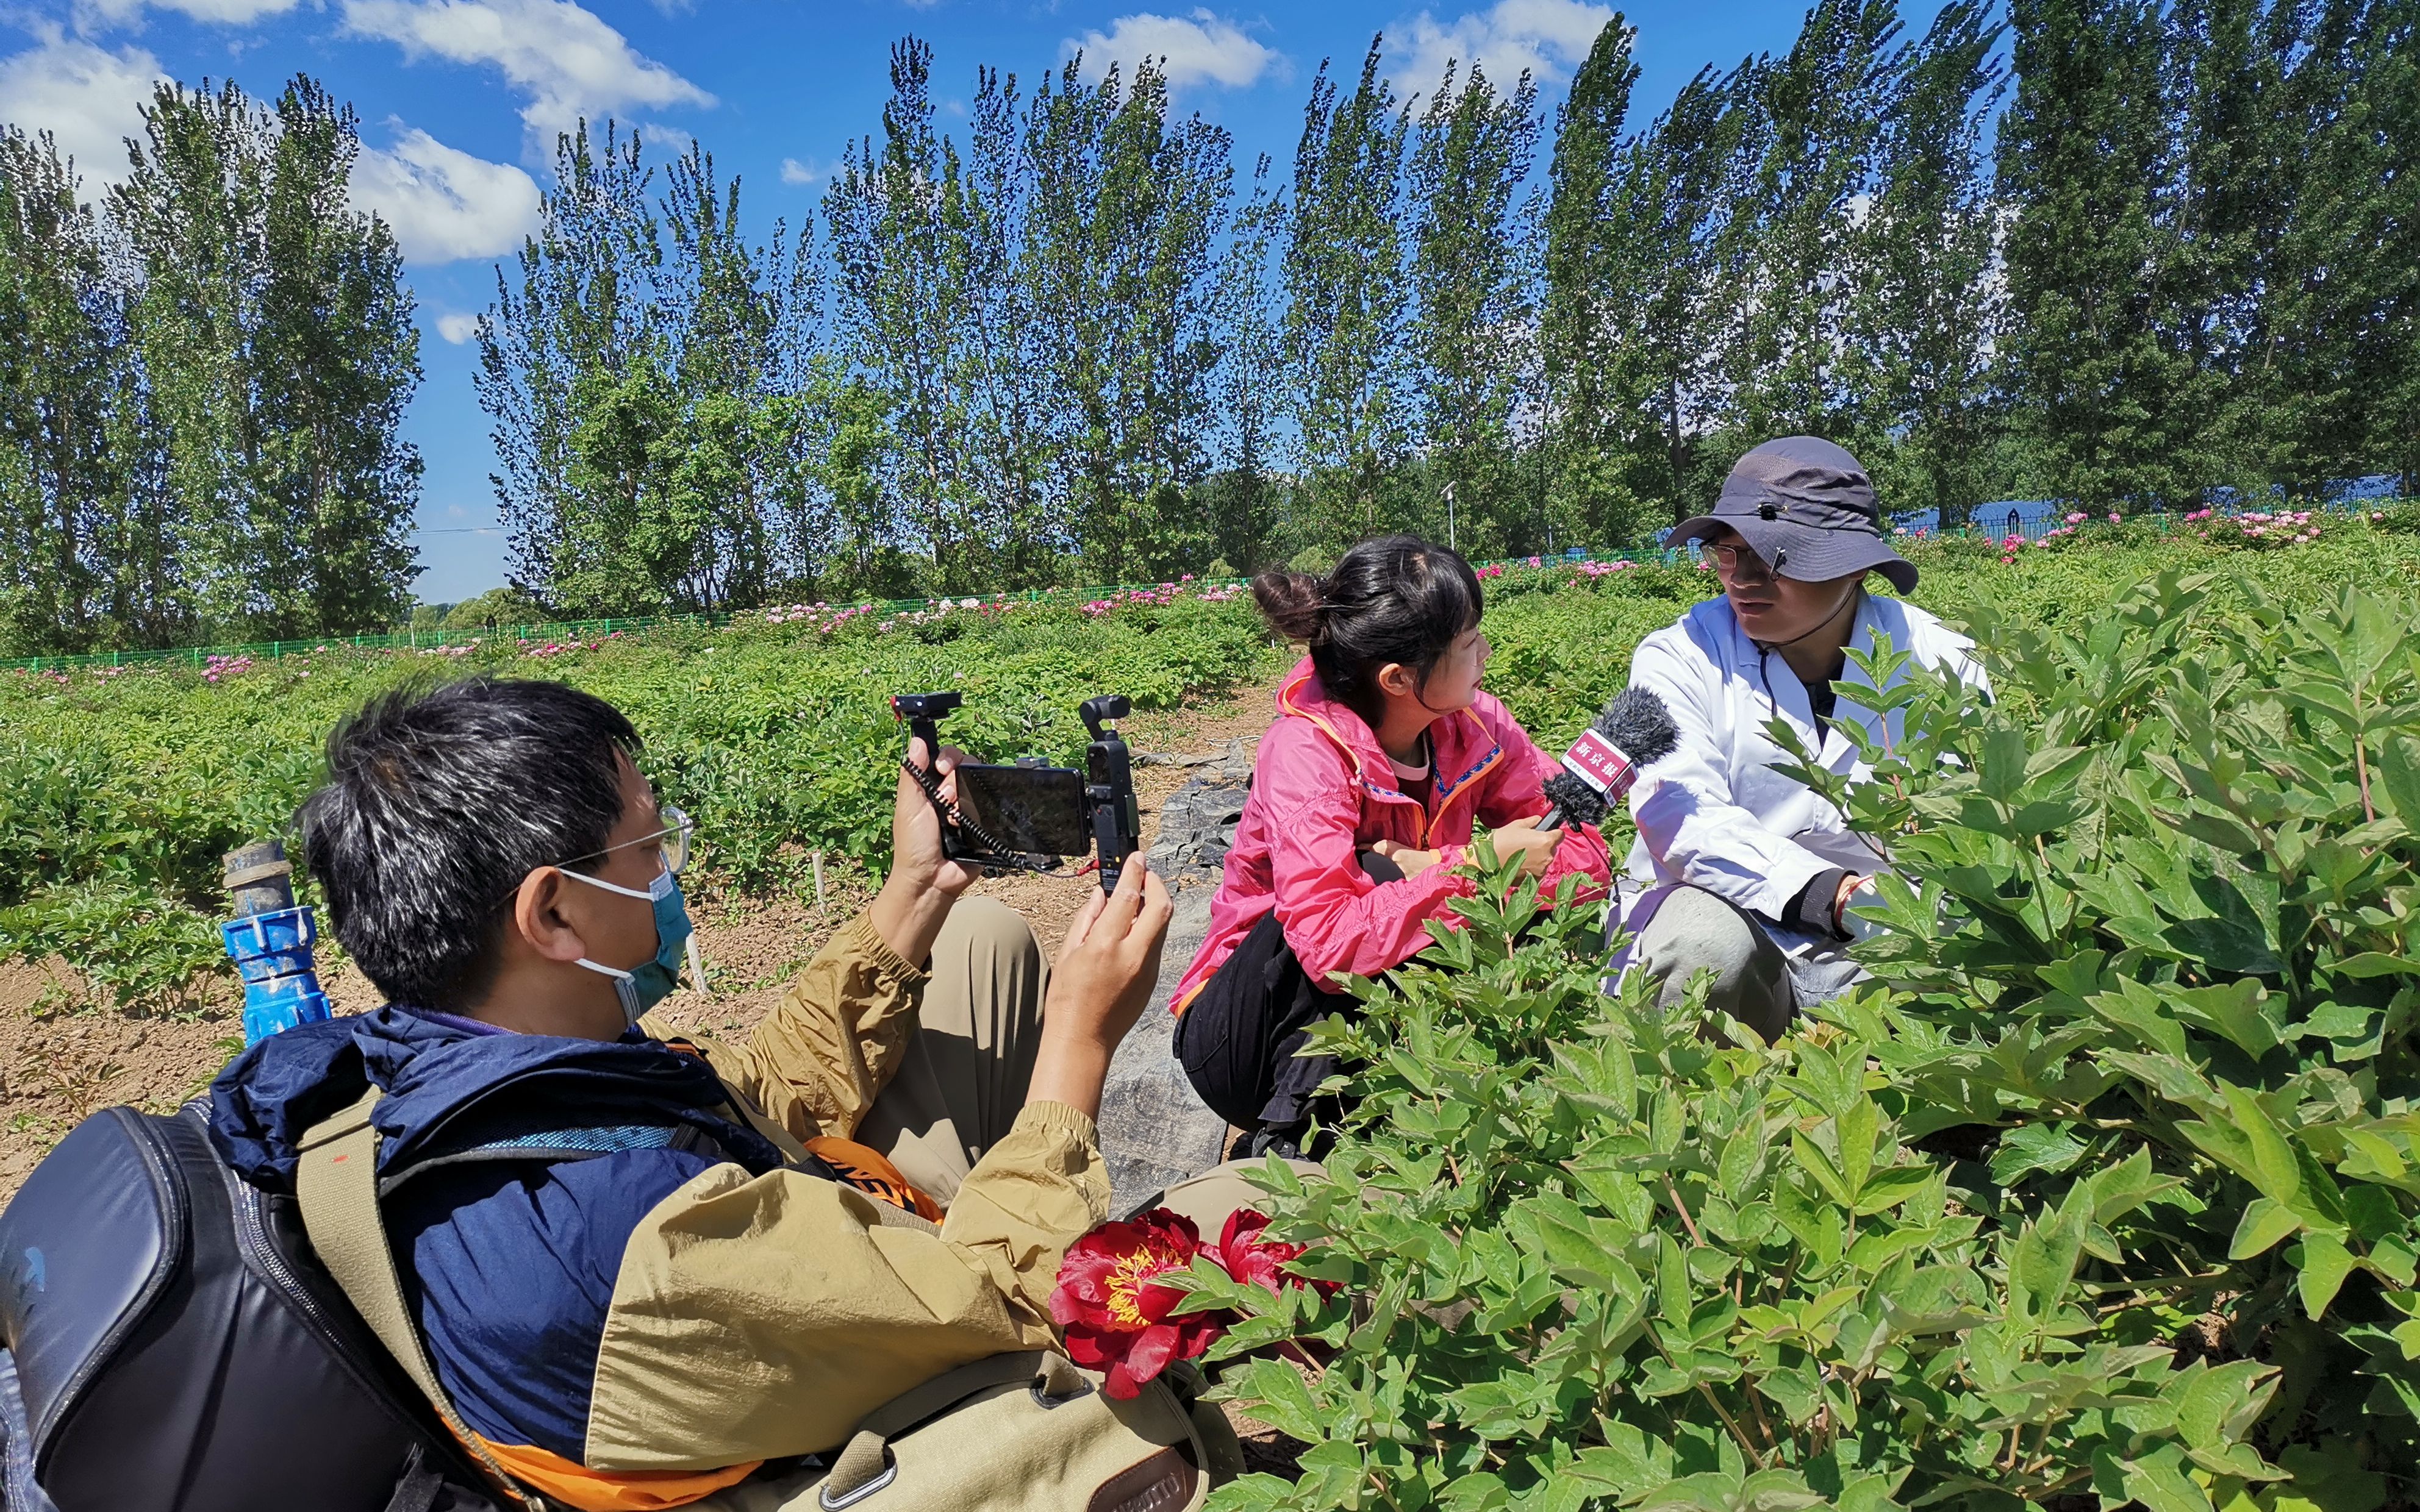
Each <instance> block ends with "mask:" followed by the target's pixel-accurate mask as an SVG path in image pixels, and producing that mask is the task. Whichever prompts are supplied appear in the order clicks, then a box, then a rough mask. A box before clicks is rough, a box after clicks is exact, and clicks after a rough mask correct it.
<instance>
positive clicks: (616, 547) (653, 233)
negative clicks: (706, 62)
mask: <svg viewBox="0 0 2420 1512" xmlns="http://www.w3.org/2000/svg"><path fill="white" fill-rule="evenodd" d="M600 147H601V150H599V148H600ZM641 151H642V149H641V147H640V143H639V139H638V138H637V136H636V135H632V136H630V137H628V138H627V139H626V138H624V137H623V136H622V135H621V133H620V131H619V130H618V129H617V128H615V127H614V126H613V124H612V123H610V122H609V123H607V127H606V131H605V135H604V140H603V141H602V142H601V143H598V142H597V141H595V140H594V139H592V138H591V137H590V135H589V132H588V125H587V123H586V122H585V121H582V122H581V123H579V125H578V126H577V127H576V128H575V129H574V130H573V131H569V132H566V133H565V134H564V135H562V136H560V137H558V138H557V139H556V143H555V153H554V184H553V187H552V188H551V189H550V190H548V191H547V192H546V193H545V194H544V195H543V196H541V199H540V201H539V219H538V229H537V232H536V234H535V235H534V236H531V237H529V238H528V239H525V240H524V241H523V243H522V245H521V250H520V254H519V255H518V257H517V259H516V261H517V266H518V269H519V273H520V277H519V280H518V286H516V285H515V284H514V283H513V282H511V281H508V280H507V279H506V277H505V274H504V269H503V268H502V267H501V266H499V267H498V269H497V270H496V303H495V305H494V307H493V308H492V309H491V310H490V311H489V313H488V314H487V315H486V316H483V317H482V318H481V320H480V322H479V372H478V376H477V378H476V383H477V388H478V393H479V402H480V404H481V406H482V407H483V408H484V409H486V411H487V413H488V415H489V419H490V420H491V421H492V422H493V423H494V429H493V430H492V432H491V435H492V438H493V440H494V442H495V447H496V455H497V457H498V459H499V461H500V462H501V463H502V465H503V468H504V471H502V472H500V473H497V474H495V475H493V476H492V478H491V479H490V481H491V482H492V483H493V484H494V486H495V489H496V497H497V501H498V503H499V505H500V506H501V513H502V515H503V517H504V528H505V532H506V536H507V539H508V541H509V543H510V551H511V577H512V581H513V584H514V586H515V587H517V588H520V589H521V590H522V591H523V592H525V593H529V594H533V595H535V596H536V597H537V598H539V600H540V601H541V602H543V603H545V604H546V605H547V606H548V607H549V608H550V609H556V610H558V611H566V612H577V613H591V614H613V613H630V612H637V611H641V610H643V609H646V608H648V607H651V606H652V604H653V603H654V602H655V596H656V595H655V594H654V593H653V584H652V583H650V582H649V581H647V580H646V579H644V578H643V577H642V576H640V575H639V573H638V572H637V570H636V569H635V568H634V567H633V566H632V565H631V564H630V563H628V562H627V561H625V560H624V559H623V554H622V553H623V547H624V544H625V543H626V542H627V540H628V536H629V532H631V531H632V530H633V529H635V527H636V519H637V512H638V507H639V497H638V495H639V489H640V472H641V471H642V470H643V461H642V455H643V454H644V446H645V441H646V440H647V438H648V437H649V436H651V435H652V434H653V432H654V431H655V430H656V429H657V428H658V426H659V424H660V419H659V415H660V412H661V411H662V409H664V408H665V407H666V405H667V404H668V402H669V401H668V398H667V397H666V396H665V394H664V393H663V392H662V391H663V388H664V386H665V378H664V375H663V373H662V370H661V366H660V359H659V353H658V352H657V351H656V350H655V349H654V344H655V340H656V337H655V332H654V327H653V322H652V320H651V318H650V314H649V311H648V308H647V280H648V277H649V275H650V272H651V270H653V269H654V268H655V266H656V265H657V264H658V263H659V262H660V261H661V259H662V255H663V252H662V246H661V243H660V240H659V236H658V227H657V225H656V223H655V219H654V217H653V216H652V215H651V214H650V213H649V211H648V208H647V201H646V196H647V188H648V184H649V182H650V180H651V178H652V177H653V175H652V172H651V170H649V169H648V168H646V167H645V166H644V163H643V162H642V161H641Z"/></svg>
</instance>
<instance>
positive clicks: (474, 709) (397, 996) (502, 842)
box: [297, 676, 639, 1012]
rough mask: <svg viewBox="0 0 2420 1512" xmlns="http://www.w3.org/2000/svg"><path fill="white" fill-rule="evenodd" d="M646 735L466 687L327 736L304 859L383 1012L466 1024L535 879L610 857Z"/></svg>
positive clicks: (547, 689)
mask: <svg viewBox="0 0 2420 1512" xmlns="http://www.w3.org/2000/svg"><path fill="white" fill-rule="evenodd" d="M638 749H639V733H638V732H637V731H636V730H634V729H632V728H631V727H630V721H629V720H628V719H627V718H625V717H623V716H622V712H621V711H620V710H618V709H616V708H614V707H613V705H612V704H610V703H608V702H605V701H604V700H602V699H600V698H597V697H596V696H595V695H593V694H589V693H582V692H581V691H580V690H579V689H577V688H573V687H565V686H564V685H563V684H561V683H544V682H534V681H520V680H506V679H501V678H495V677H484V676H483V677H472V678H465V679H463V680H462V681H460V682H455V683H448V684H445V685H443V686H442V687H437V688H434V689H430V690H425V691H421V690H411V689H406V690H402V691H398V692H392V693H387V694H383V695H381V696H380V697H379V698H376V699H373V700H371V701H370V702H369V703H367V704H366V705H365V706H364V707H363V708H362V709H361V711H360V712H359V713H357V714H354V715H353V716H351V717H349V718H347V719H345V720H344V721H343V722H342V723H340V724H338V725H337V726H336V728H335V730H334V732H333V733H331V734H330V735H329V736H328V779H327V781H326V782H325V783H324V784H323V785H321V787H320V788H319V789H318V791H317V792H315V793H313V794H312V795H310V797H308V798H306V799H304V800H303V803H302V811H301V813H300V814H298V815H297V818H298V820H299V821H300V823H301V825H302V854H303V861H304V864H305V866H306V867H308V869H309V871H310V873H311V875H312V876H313V877H315V878H317V879H318V883H319V887H320V889H321V890H322V892H324V893H325V895H326V897H327V900H328V916H329V927H330V928H331V929H332V930H333V931H334V933H335V936H336V938H337V939H338V940H339V941H341V942H342V943H343V945H344V947H345V949H346V950H348V951H349V952H350V953H351V955H352V957H353V959H354V960H355V961H358V962H359V963H361V967H362V971H363V973H364V974H365V975H366V976H367V977H368V978H369V979H370V980H371V981H372V982H373V983H375V984H376V985H377V987H378V989H379V991H380V992H381V993H384V994H385V995H386V996H387V999H388V1001H390V1002H396V1003H407V1004H411V1005H413V1006H415V1007H420V1008H430V1009H436V1010H439V1011H455V1012H458V1011H462V1010H463V1009H464V1008H465V1007H466V1006H467V1005H468V1004H471V1003H473V1002H475V1001H476V1000H477V999H478V997H479V996H480V995H481V994H482V993H484V992H485V991H486V990H487V988H488V985H489V983H490V982H491V981H493V980H495V974H496V969H497V966H498V964H499V958H498V954H497V951H498V947H499V946H500V945H501V943H502V941H503V938H504V927H505V924H506V922H507V920H508V919H509V918H510V915H509V913H508V912H507V911H506V910H505V909H504V907H503V906H502V904H503V903H504V900H505V899H507V898H509V897H510V896H511V895H512V892H513V889H514V888H516V887H520V884H521V879H522V878H523V877H525V876H527V875H529V873H530V872H531V870H532V869H534V868H536V867H541V866H553V865H557V864H560V863H561V862H564V861H566V860H570V859H574V858H577V857H579V856H590V855H594V854H595V853H596V852H597V851H599V850H602V849H603V848H604V847H605V844H606V837H607V836H608V835H609V834H610V833H611V832H612V830H613V826H614V825H616V824H618V823H619V822H620V821H621V818H622V786H621V767H620V764H619V762H618V761H617V759H616V757H617V754H628V755H635V754H636V753H637V751H638Z"/></svg>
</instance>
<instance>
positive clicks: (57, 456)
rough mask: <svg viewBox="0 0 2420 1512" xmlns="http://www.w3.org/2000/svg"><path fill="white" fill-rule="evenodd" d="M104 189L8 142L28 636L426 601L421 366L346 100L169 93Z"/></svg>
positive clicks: (92, 634) (328, 630)
mask: <svg viewBox="0 0 2420 1512" xmlns="http://www.w3.org/2000/svg"><path fill="white" fill-rule="evenodd" d="M144 116H145V126H144V136H143V139H142V140H141V141H140V142H133V143H130V144H129V146H130V151H131V170H132V171H131V172H130V174H129V175H128V177H127V178H126V180H125V181H124V182H123V183H121V184H119V185H117V186H116V187H115V188H113V189H111V190H110V191H109V192H108V193H107V195H106V197H105V198H104V199H102V200H101V202H100V203H99V204H98V205H96V204H95V203H93V202H92V200H91V199H89V198H87V197H86V195H85V193H84V189H83V185H82V184H81V182H80V180H79V178H78V176H77V175H76V173H75V170H74V167H73V165H72V164H70V163H68V162H63V161H62V160H61V159H60V158H59V156H58V154H57V151H56V149H55V147H54V146H53V145H52V144H51V143H50V141H49V140H48V139H47V138H44V139H41V140H39V141H37V140H29V139H27V138H26V137H24V136H23V135H22V134H20V133H16V132H13V131H12V132H9V133H7V134H6V135H5V136H0V322H5V323H6V325H7V329H8V337H7V346H8V353H7V356H6V357H5V358H4V359H0V433H5V436H6V439H7V444H6V448H5V455H0V496H5V498H6V501H7V502H6V505H5V517H6V519H7V525H6V530H5V539H0V557H5V559H6V561H7V563H8V577H7V579H6V584H5V587H0V598H5V602H6V606H7V611H8V617H9V629H8V635H9V637H10V639H12V640H14V641H15V642H16V643H17V644H18V645H19V646H20V647H22V648H23V649H26V650H60V649H74V650H83V649H90V648H95V647H110V646H143V645H162V644H173V643H176V642H177V641H179V640H191V639H194V638H195V637H200V636H225V637H229V638H240V639H255V638H268V637H297V636H307V635H313V634H347V633H352V632H357V631H364V630H378V629H383V628H384V627H385V626H387V625H390V624H393V623H395V622H396V621H397V620H398V619H400V618H401V617H402V615H403V613H404V612H405V611H406V609H408V608H409V606H410V604H411V593H410V585H411V579H412V578H413V576H414V575H415V574H416V573H417V571H418V568H417V566H416V565H415V564H414V563H413V560H412V553H411V544H410V540H409V532H410V530H411V517H412V512H413V510H414V508H415V506H416V504H417V501H418V495H419V483H420V458H419V455H418V454H417V452H416V451H415V450H414V449H413V448H412V447H411V445H410V444H409V443H407V442H405V441H403V440H401V439H400V436H399V434H398V433H399V429H400V425H401V423H402V416H403V409H404V406H405V405H406V403H408V402H409V400H410V398H411V393H412V390H413V389H414V388H415V387H416V386H417V384H418V383H419V379H420V367H419V356H418V353H419V336H418V333H417V332H416V331H415V330H414V328H413V325H412V318H411V316H412V305H411V295H410V293H409V292H408V291H407V290H406V289H405V288H404V286H403V282H402V259H401V256H400V255H399V254H398V253H397V251H396V243H395V238H394V235H393V233H392V232H390V231H389V230H388V228H387V227H386V226H385V225H384V224H382V223H380V221H378V220H377V219H376V218H375V217H372V216H366V215H363V214H361V213H359V212H357V211H355V210H353V209H351V208H349V204H348V201H347V185H348V180H349V177H350V174H351V170H352V164H353V162H354V160H355V159H356V158H357V157H358V156H359V154H360V151H361V140H360V136H359V133H358V131H357V130H356V125H355V121H354V117H353V114H352V111H351V110H350V108H349V107H347V106H343V105H340V104H338V103H337V102H336V101H335V100H334V99H333V98H331V97H330V96H329V94H328V93H327V91H326V90H325V89H323V88H322V87H321V86H320V85H318V84H316V83H315V82H313V81H312V80H310V79H308V78H302V77H298V78H296V79H295V80H294V81H293V82H292V83H291V84H289V85H287V88H286V89H285V91H284V92H283V93H282V94H281V95H280V96H279V97H278V99H277V100H276V102H275V103H274V104H273V105H271V106H263V105H261V104H258V103H256V101H254V100H251V99H250V98H248V97H247V96H246V95H245V94H244V93H243V92H242V91H241V90H240V89H239V88H237V87H236V86H235V85H232V84H229V85H222V86H221V87H219V88H218V89H217V90H215V91H210V90H202V91H188V90H185V89H183V88H181V87H179V86H178V85H161V86H160V88H159V90H158V92H157V93H156V94H155V96H154V97H153V99H152V100H151V103H150V104H149V105H148V106H147V108H146V110H145V113H144Z"/></svg>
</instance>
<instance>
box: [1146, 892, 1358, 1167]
mask: <svg viewBox="0 0 2420 1512" xmlns="http://www.w3.org/2000/svg"><path fill="white" fill-rule="evenodd" d="M1357 1006H1358V1005H1357V1004H1356V1003H1355V1001H1354V1000H1353V999H1352V998H1350V997H1346V996H1342V995H1339V994H1336V993H1329V992H1322V991H1321V990H1320V989H1319V987H1318V986H1317V984H1315V983H1314V982H1312V980H1311V974H1310V973H1309V972H1307V971H1305V970H1303V968H1302V963H1301V962H1299V961H1297V960H1295V954H1294V948H1293V947H1292V946H1290V945H1288V944H1286V939H1285V931H1284V930H1283V929H1282V928H1281V927H1280V925H1279V924H1278V916H1277V914H1276V912H1275V911H1274V910H1272V911H1271V912H1270V913H1268V914H1267V915H1265V916H1264V917H1263V918H1262V919H1261V921H1260V922H1259V923H1258V924H1255V925H1253V926H1252V932H1251V933H1249V934H1247V935H1245V936H1244V940H1243V943H1242V944H1240V945H1238V946H1236V947H1235V953H1234V954H1233V955H1231V956H1229V957H1228V958H1227V959H1226V961H1225V962H1224V964H1221V965H1220V966H1219V967H1218V970H1217V971H1215V972H1213V973H1211V976H1210V980H1208V981H1206V982H1204V983H1202V991H1201V992H1200V993H1198V994H1196V995H1194V998H1193V1002H1192V1005H1191V1006H1190V1007H1188V1008H1187V1009H1186V1011H1185V1016H1184V1017H1183V1018H1181V1019H1179V1020H1177V1021H1176V1058H1177V1059H1178V1060H1179V1061H1180V1062H1182V1063H1183V1065H1184V1067H1185V1074H1186V1075H1187V1077H1188V1078H1189V1079H1190V1080H1191V1081H1192V1083H1193V1089H1194V1090H1195V1091H1196V1092H1199V1093H1201V1094H1202V1102H1203V1103H1206V1104H1208V1105H1209V1108H1210V1111H1211V1112H1213V1113H1216V1114H1217V1115H1218V1116H1219V1117H1220V1118H1222V1119H1226V1120H1227V1121H1228V1122H1229V1123H1231V1124H1233V1125H1234V1126H1235V1127H1237V1128H1239V1129H1248V1130H1249V1129H1256V1128H1261V1127H1264V1126H1265V1127H1269V1128H1275V1129H1295V1128H1299V1127H1301V1126H1302V1125H1303V1124H1305V1123H1307V1122H1309V1121H1310V1119H1311V1117H1312V1115H1313V1114H1314V1113H1317V1114H1319V1115H1321V1116H1322V1117H1323V1119H1333V1118H1334V1117H1335V1114H1336V1111H1337V1110H1336V1109H1335V1108H1334V1107H1333V1106H1332V1105H1331V1106H1328V1107H1314V1105H1313V1104H1314V1103H1315V1102H1316V1101H1317V1100H1316V1099H1315V1098H1314V1096H1313V1094H1314V1093H1316V1092H1317V1090H1318V1088H1319V1084H1320V1083H1321V1082H1323V1081H1326V1079H1327V1078H1328V1077H1330V1076H1332V1075H1334V1074H1335V1073H1336V1072H1337V1071H1338V1069H1339V1066H1338V1062H1337V1058H1336V1057H1334V1056H1311V1057H1298V1056H1296V1055H1295V1051H1297V1050H1300V1049H1301V1048H1302V1047H1303V1046H1304V1045H1305V1044H1306V1043H1308V1042H1309V1041H1310V1039H1311V1026H1312V1025H1314V1024H1316V1023H1318V1022H1319V1021H1320V1020H1322V1019H1324V1018H1326V1017H1327V1015H1329V1014H1330V1013H1337V1012H1343V1013H1350V1012H1352V1011H1355V1009H1356V1008H1357ZM1326 1101H1327V1102H1328V1103H1331V1104H1332V1103H1334V1101H1335V1100H1334V1099H1332V1098H1330V1099H1328V1100H1326Z"/></svg>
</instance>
